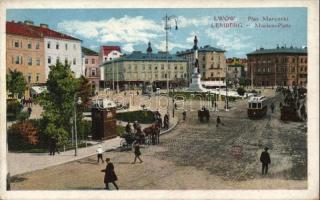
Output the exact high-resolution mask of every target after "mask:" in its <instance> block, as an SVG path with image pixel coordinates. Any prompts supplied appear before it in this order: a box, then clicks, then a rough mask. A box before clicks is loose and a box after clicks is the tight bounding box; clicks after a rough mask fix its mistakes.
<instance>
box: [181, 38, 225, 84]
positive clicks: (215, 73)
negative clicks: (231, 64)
mask: <svg viewBox="0 0 320 200" xmlns="http://www.w3.org/2000/svg"><path fill="white" fill-rule="evenodd" d="M197 42H198V40H197V38H196V37H195V45H194V47H193V48H192V49H188V50H186V51H181V52H177V55H178V56H179V57H182V58H185V59H186V60H187V65H188V69H187V78H188V80H189V82H191V79H192V76H191V75H192V72H193V68H194V51H195V49H198V61H199V67H200V73H201V80H202V81H224V80H225V77H226V57H225V55H224V53H225V50H222V49H219V48H215V47H211V46H210V45H205V46H204V47H200V48H198V46H197Z"/></svg>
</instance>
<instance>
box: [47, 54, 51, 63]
mask: <svg viewBox="0 0 320 200" xmlns="http://www.w3.org/2000/svg"><path fill="white" fill-rule="evenodd" d="M48 63H49V64H50V63H51V56H48Z"/></svg>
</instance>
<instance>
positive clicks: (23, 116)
mask: <svg viewBox="0 0 320 200" xmlns="http://www.w3.org/2000/svg"><path fill="white" fill-rule="evenodd" d="M28 118H29V113H28V112H27V111H23V112H20V113H19V114H18V115H17V120H18V121H25V120H27V119H28Z"/></svg>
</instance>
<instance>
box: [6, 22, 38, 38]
mask: <svg viewBox="0 0 320 200" xmlns="http://www.w3.org/2000/svg"><path fill="white" fill-rule="evenodd" d="M6 33H7V34H14V35H21V36H26V37H35V38H41V37H42V36H41V34H40V33H39V32H37V31H35V30H33V29H32V28H30V26H28V25H25V24H23V23H14V22H7V23H6Z"/></svg>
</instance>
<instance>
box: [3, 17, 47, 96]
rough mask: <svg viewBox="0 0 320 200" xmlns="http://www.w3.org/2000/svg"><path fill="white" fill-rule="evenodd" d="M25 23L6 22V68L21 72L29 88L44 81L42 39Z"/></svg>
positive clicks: (27, 94)
mask: <svg viewBox="0 0 320 200" xmlns="http://www.w3.org/2000/svg"><path fill="white" fill-rule="evenodd" d="M26 23H28V22H26ZM26 23H22V22H19V23H15V22H7V23H6V70H7V73H8V72H9V70H12V71H14V70H17V71H20V72H22V73H23V75H24V76H25V79H26V82H27V84H28V85H29V88H31V87H30V86H33V85H39V84H40V85H41V84H44V83H45V82H46V77H45V59H44V58H45V57H44V39H43V37H42V35H41V34H40V33H39V32H36V31H34V30H33V29H31V28H30V27H29V26H28V25H27V24H26ZM25 95H26V96H29V92H26V94H25Z"/></svg>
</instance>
